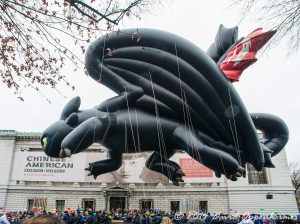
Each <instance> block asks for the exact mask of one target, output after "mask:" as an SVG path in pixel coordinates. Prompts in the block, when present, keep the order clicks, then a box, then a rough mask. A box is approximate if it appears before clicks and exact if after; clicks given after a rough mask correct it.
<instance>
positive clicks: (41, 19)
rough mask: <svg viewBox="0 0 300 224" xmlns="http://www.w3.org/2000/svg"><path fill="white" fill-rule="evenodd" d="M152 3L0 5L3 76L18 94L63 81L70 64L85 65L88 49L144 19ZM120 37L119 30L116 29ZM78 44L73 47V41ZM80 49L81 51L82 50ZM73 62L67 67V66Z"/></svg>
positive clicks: (5, 0) (61, 0)
mask: <svg viewBox="0 0 300 224" xmlns="http://www.w3.org/2000/svg"><path fill="white" fill-rule="evenodd" d="M154 2H155V1H151V0H86V1H85V0H0V51H1V54H0V75H1V79H2V82H3V83H4V84H6V86H7V87H9V88H12V89H13V91H14V93H15V94H19V98H20V99H21V100H23V98H22V96H21V95H20V90H21V89H22V88H23V87H27V86H29V87H32V88H34V89H35V90H37V91H38V92H40V90H39V87H41V86H44V85H48V86H51V87H53V88H56V86H57V84H58V83H61V82H65V83H66V85H68V86H70V87H71V88H74V86H73V85H72V84H70V83H69V82H68V81H67V79H66V77H65V75H63V74H60V71H61V69H62V68H63V67H64V66H65V65H66V63H67V61H68V60H69V61H71V62H72V63H73V65H75V66H74V69H75V70H76V69H78V67H80V66H82V65H83V62H82V59H81V58H82V56H81V55H80V54H83V53H84V51H85V48H86V45H87V44H89V43H90V41H91V40H93V39H95V38H97V37H99V36H100V35H101V32H102V31H103V32H105V31H110V30H116V27H115V26H116V25H118V24H119V22H120V21H121V20H122V19H123V18H124V16H136V17H140V15H141V12H142V11H145V10H147V9H149V8H148V7H149V6H151V5H152V4H154ZM116 35H118V31H117V30H116ZM70 41H71V42H74V44H75V45H74V46H76V47H77V50H76V48H73V47H70V46H71V45H70V44H69V42H70ZM72 46H73V45H72ZM78 49H79V50H78ZM68 63H69V62H68Z"/></svg>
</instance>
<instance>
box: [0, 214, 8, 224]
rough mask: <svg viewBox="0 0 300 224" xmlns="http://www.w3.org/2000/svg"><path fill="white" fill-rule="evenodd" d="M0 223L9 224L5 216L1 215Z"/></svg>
mask: <svg viewBox="0 0 300 224" xmlns="http://www.w3.org/2000/svg"><path fill="white" fill-rule="evenodd" d="M0 223H1V224H10V222H9V221H8V220H7V218H6V215H2V216H1V217H0Z"/></svg>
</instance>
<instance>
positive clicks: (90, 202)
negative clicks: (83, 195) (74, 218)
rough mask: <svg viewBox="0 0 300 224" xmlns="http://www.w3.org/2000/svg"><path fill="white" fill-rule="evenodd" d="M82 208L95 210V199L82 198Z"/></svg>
mask: <svg viewBox="0 0 300 224" xmlns="http://www.w3.org/2000/svg"><path fill="white" fill-rule="evenodd" d="M82 202H83V203H82V204H83V208H84V210H88V209H89V208H90V209H92V211H94V210H95V200H94V199H83V200H82Z"/></svg>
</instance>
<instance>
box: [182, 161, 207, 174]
mask: <svg viewBox="0 0 300 224" xmlns="http://www.w3.org/2000/svg"><path fill="white" fill-rule="evenodd" d="M179 165H180V167H181V169H182V171H183V172H184V173H185V177H213V171H212V170H210V169H208V168H207V167H206V166H203V165H202V164H201V163H199V162H198V161H196V160H194V159H193V158H180V159H179Z"/></svg>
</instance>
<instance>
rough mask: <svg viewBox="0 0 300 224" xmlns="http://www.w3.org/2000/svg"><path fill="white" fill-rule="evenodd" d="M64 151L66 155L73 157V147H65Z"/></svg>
mask: <svg viewBox="0 0 300 224" xmlns="http://www.w3.org/2000/svg"><path fill="white" fill-rule="evenodd" d="M63 151H64V152H65V155H66V156H68V157H71V155H72V151H71V149H68V148H65V149H63Z"/></svg>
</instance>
